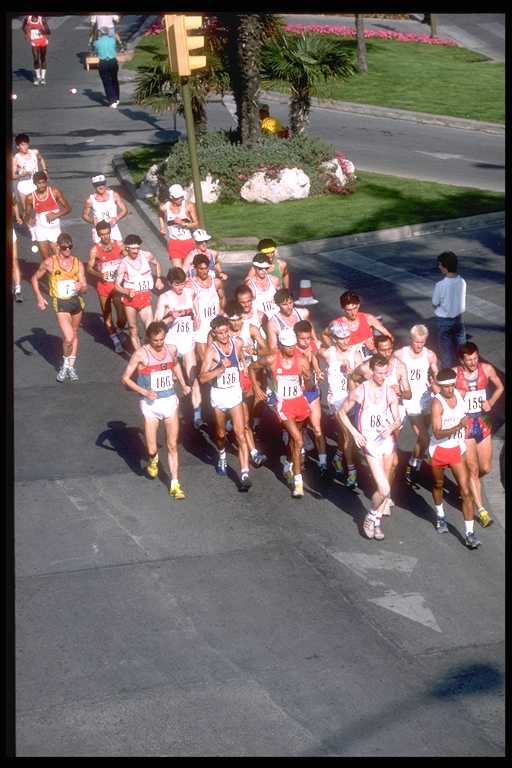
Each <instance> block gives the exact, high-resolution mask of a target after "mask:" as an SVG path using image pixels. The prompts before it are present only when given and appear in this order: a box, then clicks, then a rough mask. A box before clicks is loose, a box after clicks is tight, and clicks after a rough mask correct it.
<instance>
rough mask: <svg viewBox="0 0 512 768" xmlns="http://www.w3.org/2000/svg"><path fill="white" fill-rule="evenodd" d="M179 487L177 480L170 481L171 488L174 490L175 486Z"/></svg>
mask: <svg viewBox="0 0 512 768" xmlns="http://www.w3.org/2000/svg"><path fill="white" fill-rule="evenodd" d="M177 485H179V481H178V479H177V478H175V479H174V480H171V488H176V486H177Z"/></svg>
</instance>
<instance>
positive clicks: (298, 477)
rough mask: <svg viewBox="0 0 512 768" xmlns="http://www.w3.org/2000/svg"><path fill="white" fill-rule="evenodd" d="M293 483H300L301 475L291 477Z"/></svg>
mask: <svg viewBox="0 0 512 768" xmlns="http://www.w3.org/2000/svg"><path fill="white" fill-rule="evenodd" d="M293 481H294V483H295V484H297V483H302V475H294V476H293Z"/></svg>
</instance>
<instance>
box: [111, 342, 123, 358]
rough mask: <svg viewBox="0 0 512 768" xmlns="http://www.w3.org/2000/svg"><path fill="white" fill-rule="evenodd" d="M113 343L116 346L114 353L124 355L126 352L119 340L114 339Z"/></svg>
mask: <svg viewBox="0 0 512 768" xmlns="http://www.w3.org/2000/svg"><path fill="white" fill-rule="evenodd" d="M112 343H113V345H114V352H117V354H118V355H122V354H123V352H124V347H123V345H122V344H121V342H120V341H119V339H112Z"/></svg>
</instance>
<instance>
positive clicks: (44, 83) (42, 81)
mask: <svg viewBox="0 0 512 768" xmlns="http://www.w3.org/2000/svg"><path fill="white" fill-rule="evenodd" d="M41 85H46V80H45V79H44V77H43V78H42V80H41Z"/></svg>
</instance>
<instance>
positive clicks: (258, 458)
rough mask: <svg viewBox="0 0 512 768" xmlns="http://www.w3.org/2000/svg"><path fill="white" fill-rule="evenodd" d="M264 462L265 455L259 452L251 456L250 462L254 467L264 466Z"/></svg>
mask: <svg viewBox="0 0 512 768" xmlns="http://www.w3.org/2000/svg"><path fill="white" fill-rule="evenodd" d="M266 460H267V457H266V455H265V454H264V453H261V452H260V451H257V452H256V453H255V454H254V456H251V461H252V463H253V464H254V466H255V467H261V465H262V464H264V463H265V462H266Z"/></svg>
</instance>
